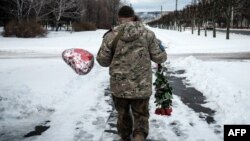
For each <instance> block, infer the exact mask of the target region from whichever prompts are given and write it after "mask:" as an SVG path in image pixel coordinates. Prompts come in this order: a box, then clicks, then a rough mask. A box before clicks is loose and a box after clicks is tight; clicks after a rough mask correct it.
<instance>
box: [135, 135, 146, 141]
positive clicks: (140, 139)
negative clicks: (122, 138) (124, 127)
mask: <svg viewBox="0 0 250 141" xmlns="http://www.w3.org/2000/svg"><path fill="white" fill-rule="evenodd" d="M132 141H145V137H144V136H143V135H142V134H136V135H134V138H133V140H132Z"/></svg>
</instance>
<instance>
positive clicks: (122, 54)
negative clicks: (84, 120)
mask: <svg viewBox="0 0 250 141" xmlns="http://www.w3.org/2000/svg"><path fill="white" fill-rule="evenodd" d="M135 17H136V16H135V14H134V10H133V9H132V8H131V7H129V6H123V7H121V8H120V9H119V12H118V21H119V25H118V26H116V27H114V28H113V29H112V30H110V31H108V33H106V34H105V35H104V37H103V42H102V45H101V47H100V49H99V52H98V54H97V61H98V63H99V64H100V65H101V66H103V67H109V74H110V89H111V93H112V98H113V102H114V105H115V109H116V110H117V112H118V120H117V129H118V134H119V135H120V137H121V141H131V137H132V138H133V141H144V140H146V137H147V135H148V132H149V122H148V119H149V109H148V106H149V98H150V96H151V94H152V69H151V60H152V61H154V62H155V63H158V64H160V63H163V62H165V61H166V59H167V54H166V52H165V50H164V48H162V46H161V43H160V41H159V40H157V39H156V37H155V34H154V33H153V32H152V31H151V30H149V29H147V28H146V27H145V26H144V25H143V23H142V22H141V21H136V20H135ZM131 113H132V114H131ZM132 117H133V118H132Z"/></svg>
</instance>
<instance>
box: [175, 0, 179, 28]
mask: <svg viewBox="0 0 250 141" xmlns="http://www.w3.org/2000/svg"><path fill="white" fill-rule="evenodd" d="M177 7H178V0H176V1H175V22H174V28H175V30H176V27H177V23H176V22H177Z"/></svg>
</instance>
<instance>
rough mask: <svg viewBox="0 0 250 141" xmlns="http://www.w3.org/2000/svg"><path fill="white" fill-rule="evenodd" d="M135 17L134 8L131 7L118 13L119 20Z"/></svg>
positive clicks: (126, 7)
mask: <svg viewBox="0 0 250 141" xmlns="http://www.w3.org/2000/svg"><path fill="white" fill-rule="evenodd" d="M134 16H135V12H134V10H133V8H131V7H129V6H123V7H121V8H120V9H119V12H118V17H119V18H130V17H134Z"/></svg>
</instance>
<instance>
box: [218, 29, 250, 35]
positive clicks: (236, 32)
mask: <svg viewBox="0 0 250 141" xmlns="http://www.w3.org/2000/svg"><path fill="white" fill-rule="evenodd" d="M216 30H217V31H218V32H223V33H226V32H227V31H226V30H225V29H216ZM230 33H235V34H242V35H250V30H230Z"/></svg>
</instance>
